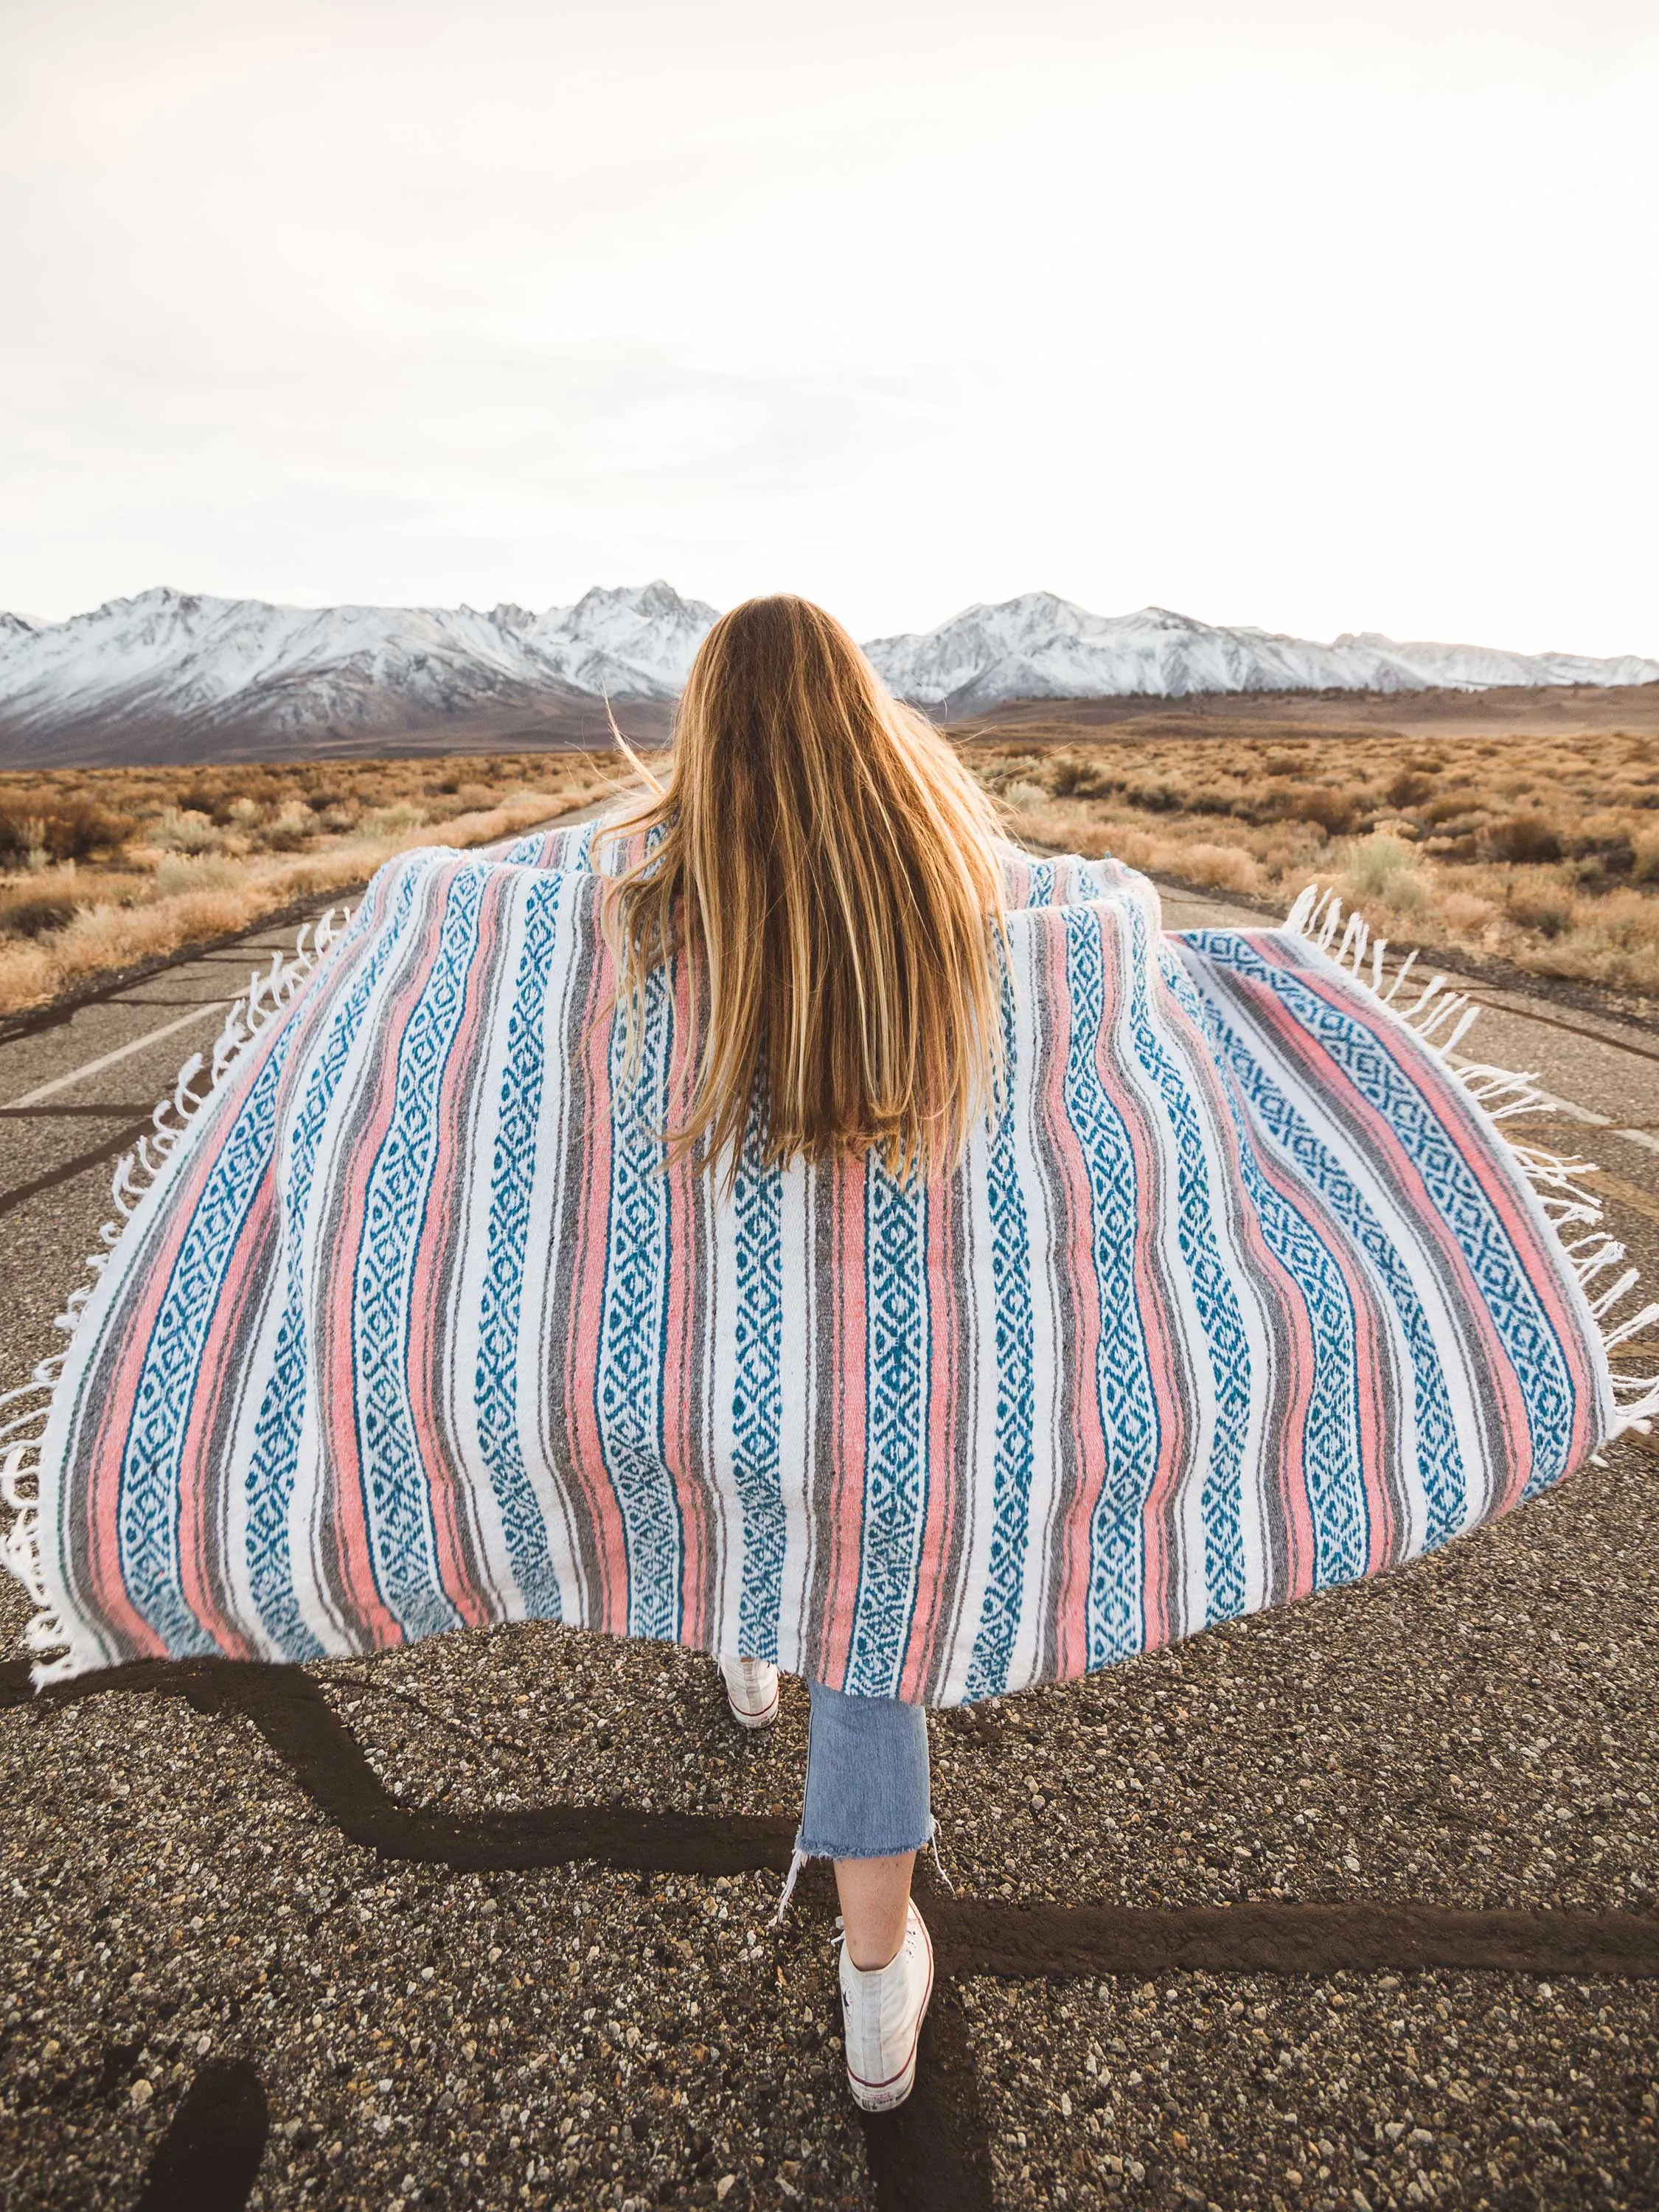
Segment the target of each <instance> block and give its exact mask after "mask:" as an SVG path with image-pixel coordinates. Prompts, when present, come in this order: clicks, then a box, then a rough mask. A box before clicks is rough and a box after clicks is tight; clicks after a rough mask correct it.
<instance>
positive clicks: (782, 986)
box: [605, 597, 1003, 1184]
mask: <svg viewBox="0 0 1659 2212" xmlns="http://www.w3.org/2000/svg"><path fill="white" fill-rule="evenodd" d="M637 764H638V765H640V766H641V769H642V772H643V773H644V774H645V775H646V777H647V783H648V785H649V787H650V791H649V795H648V796H647V798H646V799H643V800H642V801H641V803H640V804H639V805H637V806H636V807H635V809H634V810H633V811H632V812H631V813H630V814H629V815H628V816H626V817H624V818H623V820H621V821H620V822H618V823H615V824H614V825H612V829H611V834H613V835H616V836H629V837H642V838H643V841H644V849H643V850H642V851H641V852H639V853H638V854H635V855H634V856H633V857H632V859H631V863H630V865H628V866H624V867H623V868H621V869H620V870H619V871H618V872H617V874H616V875H614V876H613V877H612V878H611V880H610V882H609V884H608V885H607V895H606V899H605V929H606V933H607V936H608V937H609V939H610V942H611V950H612V951H613V953H614V955H615V957H616V959H617V972H618V988H617V998H618V1003H619V1006H621V1008H622V1010H623V1016H624V1019H625V1021H626V1023H627V1024H628V1028H629V1033H630V1035H631V1039H632V1043H631V1047H630V1052H631V1054H633V1055H635V1058H636V1055H637V1050H638V1043H639V1037H640V1033H641V1024H642V1022H643V1017H644V996H645V983H646V978H647V975H648V974H649V973H650V971H651V970H652V969H653V968H654V967H656V966H658V965H659V963H663V962H665V961H667V960H668V959H670V958H671V957H674V956H675V955H677V954H681V953H684V955H686V956H687V965H688V967H689V969H690V976H689V982H690V999H691V1007H692V1024H691V1028H692V1034H693V1036H696V1037H697V1038H699V1039H700V1041H701V1042H700V1047H699V1048H698V1050H697V1051H696V1054H695V1061H694V1064H692V1065H691V1066H690V1068H689V1071H688V1078H687V1079H686V1080H685V1081H684V1082H683V1083H682V1085H681V1086H680V1088H681V1091H682V1093H683V1096H682V1099H681V1102H680V1103H681V1104H682V1106H683V1111H682V1112H680V1113H679V1114H678V1115H676V1116H675V1117H674V1120H673V1123H672V1126H671V1127H670V1129H669V1131H668V1132H667V1134H668V1138H669V1143H670V1146H671V1153H672V1155H673V1156H675V1157H679V1156H683V1155H684V1154H685V1153H687V1152H693V1153H695V1154H696V1155H697V1157H698V1158H700V1159H701V1161H702V1164H705V1165H707V1166H708V1167H710V1168H711V1169H712V1168H714V1167H717V1166H718V1165H719V1164H720V1162H721V1161H722V1160H724V1161H725V1163H726V1179H727V1182H728V1184H729V1182H730V1181H731V1180H732V1177H733V1176H735V1174H736V1172H737V1168H738V1159H739V1156H740V1154H741V1153H742V1152H743V1150H744V1139H745V1133H746V1132H747V1131H748V1130H749V1129H750V1116H751V1113H752V1112H753V1111H754V1109H755V1105H756V1102H757V1097H758V1098H759V1100H760V1101H761V1102H762V1110H761V1113H760V1115H759V1116H758V1118H757V1121H756V1123H755V1125H754V1126H755V1133H756V1139H757V1141H758V1145H759V1153H760V1158H761V1159H762V1160H763V1161H764V1162H766V1163H773V1162H776V1163H780V1164H783V1163H787V1162H788V1161H790V1160H792V1159H794V1158H807V1159H810V1160H819V1161H822V1160H829V1159H833V1158H838V1157H845V1156H848V1155H852V1154H857V1153H861V1152H866V1151H868V1150H870V1149H872V1148H873V1149H874V1150H875V1151H876V1152H878V1154H879V1155H880V1157H881V1158H882V1160H883V1163H884V1165H885V1166H886V1167H887V1168H888V1170H890V1172H891V1173H893V1174H895V1175H896V1176H900V1177H902V1178H906V1179H908V1177H910V1176H912V1175H913V1174H915V1173H917V1172H920V1173H921V1174H922V1175H924V1176H933V1175H936V1174H939V1173H942V1172H945V1171H948V1170H950V1169H951V1167H953V1166H954V1165H955V1164H956V1163H957V1160H958V1159H959V1158H960V1157H961V1153H962V1151H963V1146H965V1144H966V1143H967V1141H968V1139H969V1136H970V1134H971V1133H972V1131H973V1129H974V1127H975V1125H976V1124H977V1122H978V1121H979V1119H980V1117H981V1115H983V1113H984V1112H985V1111H986V1110H987V1109H988V1108H989V1107H990V1106H991V1105H992V1103H994V1098H995V1096H996V1091H997V1086H998V1082H999V1079H1000V1067H1001V1051H1002V1019H1001V981H1000V963H999V961H998V959H997V957H996V954H997V946H998V941H999V939H1000V936H1001V933H1002V928H1003V924H1002V908H1003V879H1002V868H1001V864H1000V860H999V859H998V856H997V854H996V851H995V840H996V837H997V835H998V821H997V817H996V813H995V811H994V805H993V802H992V801H991V800H990V799H988V798H987V794H986V793H984V792H983V791H982V790H981V787H979V785H978V784H976V783H975V781H974V780H973V778H972V777H971V776H970V775H969V774H968V772H967V771H966V769H963V767H962V765H961V764H960V763H959V762H958V761H957V757H956V755H955V753H954V752H953V751H952V750H951V747H950V746H949V745H948V744H946V743H945V739H944V738H942V737H940V736H939V732H937V731H936V730H935V729H934V728H933V726H932V725H931V724H930V723H929V722H928V721H927V720H926V719H925V718H924V717H923V716H921V715H920V714H915V713H914V712H912V710H911V709H909V708H907V707H903V706H902V705H900V704H899V702H897V701H896V700H895V699H894V698H893V697H892V696H890V693H889V692H888V691H887V690H886V688H885V686H884V684H883V683H882V682H881V679H880V678H879V677H878V675H877V674H876V672H875V671H874V669H872V667H871V665H870V664H869V662H868V661H867V660H866V659H865V657H864V655H863V654H862V653H860V651H859V648H858V647H857V646H856V645H855V644H854V642H853V640H852V639H851V638H850V637H849V636H848V634H847V632H846V631H845V630H844V629H842V626H841V624H840V623H837V622H836V621H834V620H833V619H832V618H831V617H829V615H827V614H825V613H824V612H823V609H822V608H821V607H816V606H814V605H811V602H810V601H809V600H806V599H793V598H788V597H779V598H775V599H750V600H747V601H745V602H744V605H741V606H738V607H733V608H732V611H731V612H730V613H729V614H727V615H724V616H722V617H721V618H720V621H719V622H717V623H715V625H714V628H713V629H711V630H710V631H709V633H708V636H707V637H706V638H705V639H704V641H703V643H702V649H701V650H700V651H699V653H698V654H697V657H696V662H695V663H694V665H693V666H692V669H691V674H690V679H689V681H688V682H687V684H686V687H685V691H684V696H682V698H681V701H680V704H679V709H678V714H677V716H676V718H675V723H674V738H673V750H672V752H671V758H670V765H669V769H668V771H667V774H666V777H665V780H663V781H659V780H658V779H657V778H656V777H655V776H653V775H651V773H650V771H649V770H648V769H644V768H643V763H637Z"/></svg>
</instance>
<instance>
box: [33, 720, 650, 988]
mask: <svg viewBox="0 0 1659 2212" xmlns="http://www.w3.org/2000/svg"><path fill="white" fill-rule="evenodd" d="M617 781H618V778H617V762H616V760H615V758H614V757H612V758H611V759H605V758H604V757H599V756H597V755H594V754H591V753H550V752H544V753H531V754H515V755H499V756H495V757H489V756H486V757H479V756H478V755H477V754H465V755H459V756H446V757H437V758H428V759H421V760H404V761H395V760H394V761H318V762H294V763H270V764H266V763H258V764H256V765H252V766H237V767H212V768H201V767H194V768H137V769H57V770H52V771H49V772H46V773H44V774H41V775H30V774H29V773H27V771H21V770H17V771H11V772H8V773H5V774H3V775H0V1014H11V1013H17V1012H22V1011H23V1010H25V1009H26V1008H28V1007H31V1006H42V1005H45V1004H46V1003H47V1002H48V1001H49V1000H52V999H54V998H58V997H59V996H61V995H62V994H64V993H65V992H69V991H73V990H76V989H78V988H81V987H84V986H85V985H87V984H88V983H91V982H94V981H96V980H97V978H98V977H100V975H110V974H114V973H118V972H119V971H120V970H121V969H126V968H131V967H133V966H135V965H137V963H140V962H143V961H145V960H149V959H153V958H155V957H158V956H161V955H165V954H167V953H170V952H175V951H178V950H179V948H180V947H181V946H184V945H195V944H201V943H204V942H206V941H208V940H210V939H214V938H217V937H223V936H226V935H229V934H232V933H234V932H236V931H238V930H242V929H249V928H252V927H254V926H255V924H257V923H258V922H260V921H264V919H265V918H266V917H267V916H269V915H273V914H279V913H281V912H282V911H283V908H286V907H289V906H292V905H293V904H294V903H295V902H296V901H299V900H301V899H307V898H311V897H314V896H325V895H326V894H327V893H329V892H331V891H336V890H337V891H348V890H350V889H351V888H352V887H353V886H354V885H356V884H361V883H362V882H363V881H364V880H365V879H366V878H368V877H369V876H371V875H372V874H373V873H374V870H375V869H376V868H377V867H379V866H380V863H381V861H382V860H387V859H389V858H390V857H391V856H392V854H394V853H398V852H402V851H404V850H406V849H407V848H409V847H410V846H413V845H430V844H444V845H459V846H471V845H483V844H488V843H489V842H490V841H491V840H492V839H494V838H497V837H507V836H512V835H513V833H514V832H515V831H517V830H520V829H527V828H528V827H529V826H530V825H531V824H532V823H536V822H541V821H545V820H546V819H547V818H548V817H550V815H554V814H557V813H561V812H563V811H568V809H570V808H573V807H577V806H581V805H586V804H587V803H588V802H589V801H590V800H592V799H598V798H599V797H600V796H602V795H603V794H604V793H605V792H606V791H608V790H610V789H611V788H612V787H614V786H615V785H616V783H617Z"/></svg>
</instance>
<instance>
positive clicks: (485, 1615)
mask: <svg viewBox="0 0 1659 2212" xmlns="http://www.w3.org/2000/svg"><path fill="white" fill-rule="evenodd" d="M506 884H507V878H506V877H505V876H504V875H503V874H502V873H501V872H499V871H497V872H494V873H492V874H491V875H490V876H489V878H487V881H486V884H485V888H484V891H483V896H482V897H481V898H480V900H479V902H478V921H477V941H476V944H475V946H474V948H473V951H472V953H471V957H469V959H468V961H467V964H466V995H465V1000H464V1001H463V1004H462V1008H461V1017H460V1019H459V1022H458V1023H457V1024H456V1027H455V1035H454V1038H453V1042H452V1045H451V1048H450V1051H449V1054H448V1058H447V1060H446V1062H445V1066H444V1072H443V1076H442V1079H441V1082H440V1084H439V1088H438V1100H437V1112H436V1117H435V1119H436V1139H435V1152H434V1159H433V1172H432V1180H431V1182H430V1185H429V1187H428V1191H427V1198H426V1206H425V1209H424V1212H423V1215H422V1225H421V1230H420V1232H419V1236H418V1238H417V1241H416V1249H415V1253H414V1262H413V1267H412V1270H411V1279H410V1303H409V1359H408V1365H407V1370H406V1371H407V1374H408V1379H409V1403H410V1420H411V1425H412V1426H413V1429H414V1441H415V1448H416V1451H418V1452H419V1453H420V1455H421V1472H422V1475H423V1476H424V1477H425V1480H426V1486H427V1500H428V1506H429V1509H430V1510H431V1514H432V1528H433V1549H434V1554H435V1562H436V1565H437V1570H438V1580H439V1583H440V1585H441V1588H442V1589H443V1592H444V1595H445V1596H446V1597H447V1598H448V1600H449V1601H450V1603H451V1604H452V1605H453V1607H455V1610H456V1611H457V1612H458V1613H459V1614H460V1616H461V1619H462V1620H463V1621H464V1622H465V1624H466V1626H468V1627H469V1628H481V1627H483V1625H484V1623H485V1622H486V1621H489V1620H493V1619H495V1615H496V1611H497V1607H495V1605H493V1604H492V1603H491V1601H490V1599H489V1595H488V1593H487V1592H486V1591H485V1590H484V1589H483V1587H482V1586H481V1585H480V1584H479V1583H477V1582H476V1581H475V1579H474V1577H473V1575H472V1573H471V1571H470V1570H469V1568H468V1565H467V1560H466V1553H465V1546H464V1543H463V1540H462V1535H461V1525H462V1516H461V1508H460V1502H459V1501H460V1495H461V1493H462V1492H464V1491H465V1489H466V1488H467V1487H468V1483H467V1479H466V1476H465V1474H464V1472H463V1471H462V1470H461V1469H460V1468H457V1467H455V1466H454V1465H453V1463H452V1462H451V1461H450V1460H449V1459H448V1458H447V1456H444V1455H442V1454H441V1439H442V1438H444V1437H445V1436H446V1435H447V1430H448V1421H447V1418H446V1415H445V1412H444V1407H443V1392H442V1376H443V1373H444V1364H445V1363H444V1355H445V1352H446V1349H447V1335H446V1330H445V1326H444V1318H443V1316H442V1315H441V1313H440V1311H439V1310H438V1309H439V1302H440V1300H441V1298H442V1297H445V1296H446V1295H447V1294H448V1293H447V1291H446V1287H445V1276H446V1274H447V1264H446V1263H447V1261H448V1259H449V1256H450V1255H451V1252H452V1251H453V1246H454V1243H455V1239H456V1237H457V1236H458V1235H459V1229H460V1224H461V1222H462V1220H463V1218H465V1197H464V1194H463V1188H462V1187H463V1185H464V1183H465V1181H466V1180H467V1178H468V1176H469V1172H470V1170H471V1168H472V1166H473V1164H474V1162H473V1157H472V1150H471V1146H470V1145H468V1144H467V1143H466V1141H465V1132H466V1121H467V1110H466V1109H467V1107H468V1104H469V1103H470V1099H471V1087H472V1083H473V1081H474V1079H475V1078H477V1077H478V1076H480V1075H481V1074H482V1073H483V1059H484V1055H483V1050H482V1048H481V1043H480V1033H481V1031H482V1030H483V1020H484V1013H485V1010H486V1006H487V1003H488V998H487V992H486V988H485V986H486V983H487V981H488V978H489V973H490V970H491V969H492V967H493V965H494V957H495V948H496V945H497V944H498V943H499V941H500V939H501V899H502V896H503V893H504V890H505V887H506Z"/></svg>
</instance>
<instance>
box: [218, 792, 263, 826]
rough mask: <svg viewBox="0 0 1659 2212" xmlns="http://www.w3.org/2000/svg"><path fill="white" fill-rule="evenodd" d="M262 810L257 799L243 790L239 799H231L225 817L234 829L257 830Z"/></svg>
mask: <svg viewBox="0 0 1659 2212" xmlns="http://www.w3.org/2000/svg"><path fill="white" fill-rule="evenodd" d="M264 811H265V810H264V807H263V806H262V805H260V804H259V802H258V799H255V798H254V797H253V796H252V794H251V793H248V792H244V793H242V795H241V797H240V799H232V800H231V802H230V806H229V809H228V811H227V813H226V816H225V819H226V821H227V822H228V823H229V824H230V826H231V827H232V828H233V829H243V830H246V829H258V826H259V820H260V817H261V816H262V815H263V814H264Z"/></svg>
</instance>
